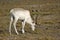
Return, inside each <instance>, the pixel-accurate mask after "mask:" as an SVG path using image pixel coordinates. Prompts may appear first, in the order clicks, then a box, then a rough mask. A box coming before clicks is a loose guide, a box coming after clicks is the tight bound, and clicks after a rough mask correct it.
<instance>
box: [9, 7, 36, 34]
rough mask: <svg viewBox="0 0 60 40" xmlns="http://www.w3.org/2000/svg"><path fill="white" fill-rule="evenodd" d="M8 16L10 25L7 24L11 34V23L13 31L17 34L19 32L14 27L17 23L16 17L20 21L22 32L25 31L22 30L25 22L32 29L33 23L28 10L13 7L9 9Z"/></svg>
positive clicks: (33, 27)
mask: <svg viewBox="0 0 60 40" xmlns="http://www.w3.org/2000/svg"><path fill="white" fill-rule="evenodd" d="M10 16H11V21H10V26H9V32H10V34H11V25H12V23H13V26H14V29H15V32H16V33H17V34H19V33H18V31H17V29H16V23H17V21H18V19H20V20H21V21H22V33H25V31H24V26H25V23H28V24H30V25H31V28H32V30H33V31H34V29H35V23H34V22H33V20H32V18H31V16H30V11H29V10H25V9H22V8H14V9H11V10H10Z"/></svg>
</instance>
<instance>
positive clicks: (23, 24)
mask: <svg viewBox="0 0 60 40" xmlns="http://www.w3.org/2000/svg"><path fill="white" fill-rule="evenodd" d="M24 26H25V20H24V21H22V33H25V31H24Z"/></svg>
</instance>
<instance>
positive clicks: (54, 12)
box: [0, 0, 60, 40]
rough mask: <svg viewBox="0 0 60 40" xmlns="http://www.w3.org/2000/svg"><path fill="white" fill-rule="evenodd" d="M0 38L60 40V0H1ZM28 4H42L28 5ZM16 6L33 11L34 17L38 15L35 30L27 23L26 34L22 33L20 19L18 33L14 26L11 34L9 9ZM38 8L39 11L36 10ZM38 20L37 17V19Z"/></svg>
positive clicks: (0, 39) (5, 39) (12, 39)
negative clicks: (9, 29) (17, 33)
mask: <svg viewBox="0 0 60 40" xmlns="http://www.w3.org/2000/svg"><path fill="white" fill-rule="evenodd" d="M0 2H1V3H0V40H60V3H59V2H60V1H59V0H53V1H52V0H46V1H45V0H35V1H34V0H33V1H32V0H31V1H23V0H22V1H21V3H20V1H19V0H17V1H15V0H13V1H10V0H9V1H4V0H3V1H2V0H0ZM27 4H30V5H31V4H34V5H35V4H37V5H41V6H39V7H36V8H34V7H28V6H26V5H27ZM14 7H22V8H25V9H29V8H30V11H31V10H34V12H32V11H31V15H32V18H33V17H35V15H37V26H36V29H35V31H34V32H33V31H32V30H31V28H30V25H28V24H26V26H25V31H26V32H25V34H22V33H21V26H22V25H21V22H20V21H18V23H17V29H18V32H19V33H20V34H19V35H16V33H15V30H14V28H13V27H12V35H9V31H8V28H9V22H10V16H9V11H10V9H11V8H14ZM36 10H38V12H37V11H36ZM35 20H36V19H35Z"/></svg>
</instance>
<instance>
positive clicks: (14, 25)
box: [13, 18, 19, 35]
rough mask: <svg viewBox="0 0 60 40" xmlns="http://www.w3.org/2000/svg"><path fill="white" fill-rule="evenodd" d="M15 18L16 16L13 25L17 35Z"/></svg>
mask: <svg viewBox="0 0 60 40" xmlns="http://www.w3.org/2000/svg"><path fill="white" fill-rule="evenodd" d="M17 20H18V18H15V20H14V23H13V25H14V29H15V32H16V33H17V35H18V34H19V33H18V31H17V29H16V23H17Z"/></svg>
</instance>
